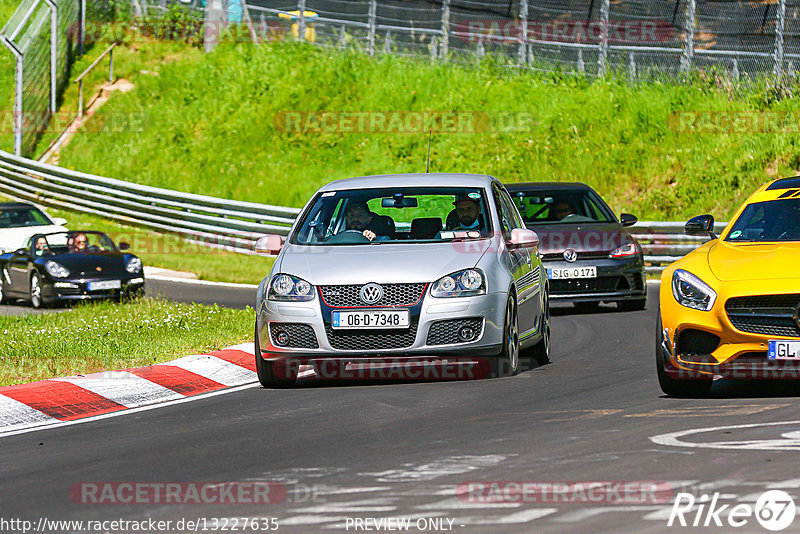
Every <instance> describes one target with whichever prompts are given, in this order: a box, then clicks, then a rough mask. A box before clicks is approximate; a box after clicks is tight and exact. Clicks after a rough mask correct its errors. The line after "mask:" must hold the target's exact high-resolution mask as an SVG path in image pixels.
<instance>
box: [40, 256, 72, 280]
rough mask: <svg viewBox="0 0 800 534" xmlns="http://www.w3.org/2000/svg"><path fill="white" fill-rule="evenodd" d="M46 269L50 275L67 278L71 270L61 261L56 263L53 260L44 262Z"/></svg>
mask: <svg viewBox="0 0 800 534" xmlns="http://www.w3.org/2000/svg"><path fill="white" fill-rule="evenodd" d="M44 268H45V270H46V271H47V272H48V273H50V276H52V277H53V278H66V277H67V276H69V270H68V269H67V268H66V267H64V266H63V265H61V264H60V263H56V262H54V261H53V260H50V261H48V262H47V263H45V264H44Z"/></svg>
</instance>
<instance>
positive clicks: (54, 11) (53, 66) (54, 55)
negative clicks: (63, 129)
mask: <svg viewBox="0 0 800 534" xmlns="http://www.w3.org/2000/svg"><path fill="white" fill-rule="evenodd" d="M45 2H46V3H47V6H48V7H49V8H50V113H51V114H55V112H56V91H57V85H58V8H57V7H56V3H55V2H54V1H53V0H45Z"/></svg>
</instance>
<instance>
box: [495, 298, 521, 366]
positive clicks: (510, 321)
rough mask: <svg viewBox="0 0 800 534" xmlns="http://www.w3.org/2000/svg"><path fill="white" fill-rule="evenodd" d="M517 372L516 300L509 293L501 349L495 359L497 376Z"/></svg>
mask: <svg viewBox="0 0 800 534" xmlns="http://www.w3.org/2000/svg"><path fill="white" fill-rule="evenodd" d="M518 372H519V316H518V314H517V300H516V299H515V298H514V295H513V294H512V295H509V296H508V300H507V301H506V313H505V319H504V320H503V350H502V352H501V353H500V357H499V358H498V360H497V376H498V377H500V376H514V375H516V374H517V373H518Z"/></svg>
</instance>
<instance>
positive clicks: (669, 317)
mask: <svg viewBox="0 0 800 534" xmlns="http://www.w3.org/2000/svg"><path fill="white" fill-rule="evenodd" d="M731 221H732V222H731V223H730V224H728V226H727V227H726V228H725V230H723V232H722V235H720V236H719V237H718V238H717V237H716V236H715V235H714V233H713V232H714V218H713V217H712V216H710V215H701V216H699V217H695V218H693V219H691V220H689V221H688V222H687V223H686V227H685V233H686V234H687V235H694V236H710V237H711V241H709V242H707V243H705V244H704V245H702V246H701V247H699V248H697V249H695V250H694V251H692V252H691V253H689V254H688V255H687V256H685V257H684V258H682V259H680V260H678V261H676V262H675V263H673V264H671V265H670V266H669V267H668V268H667V269H665V270H664V272H663V274H662V275H661V293H660V297H661V298H660V309H659V318H658V327H657V332H656V368H657V371H658V382H659V385H660V386H661V389H662V390H663V391H664V392H665V393H667V394H670V395H675V396H694V395H702V394H704V393H706V392H708V390H709V388H710V387H711V382H712V380H713V379H714V377H715V376H722V377H726V378H800V310H799V309H798V308H799V306H800V177H795V178H784V179H781V180H775V181H773V182H770V183H768V184H766V185H763V186H762V187H761V188H759V189H758V190H757V191H756V192H755V193H754V194H753V195H752V196H751V197H750V198H749V199H748V200H747V202H745V203H744V205H743V206H742V207H741V208H739V210H738V211H737V212H736V214H735V215H734V217H733V219H731Z"/></svg>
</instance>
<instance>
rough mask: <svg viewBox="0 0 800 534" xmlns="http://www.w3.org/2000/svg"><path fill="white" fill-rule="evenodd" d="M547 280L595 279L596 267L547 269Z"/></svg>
mask: <svg viewBox="0 0 800 534" xmlns="http://www.w3.org/2000/svg"><path fill="white" fill-rule="evenodd" d="M547 278H549V279H550V280H563V279H565V278H597V267H568V268H566V269H547Z"/></svg>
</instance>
